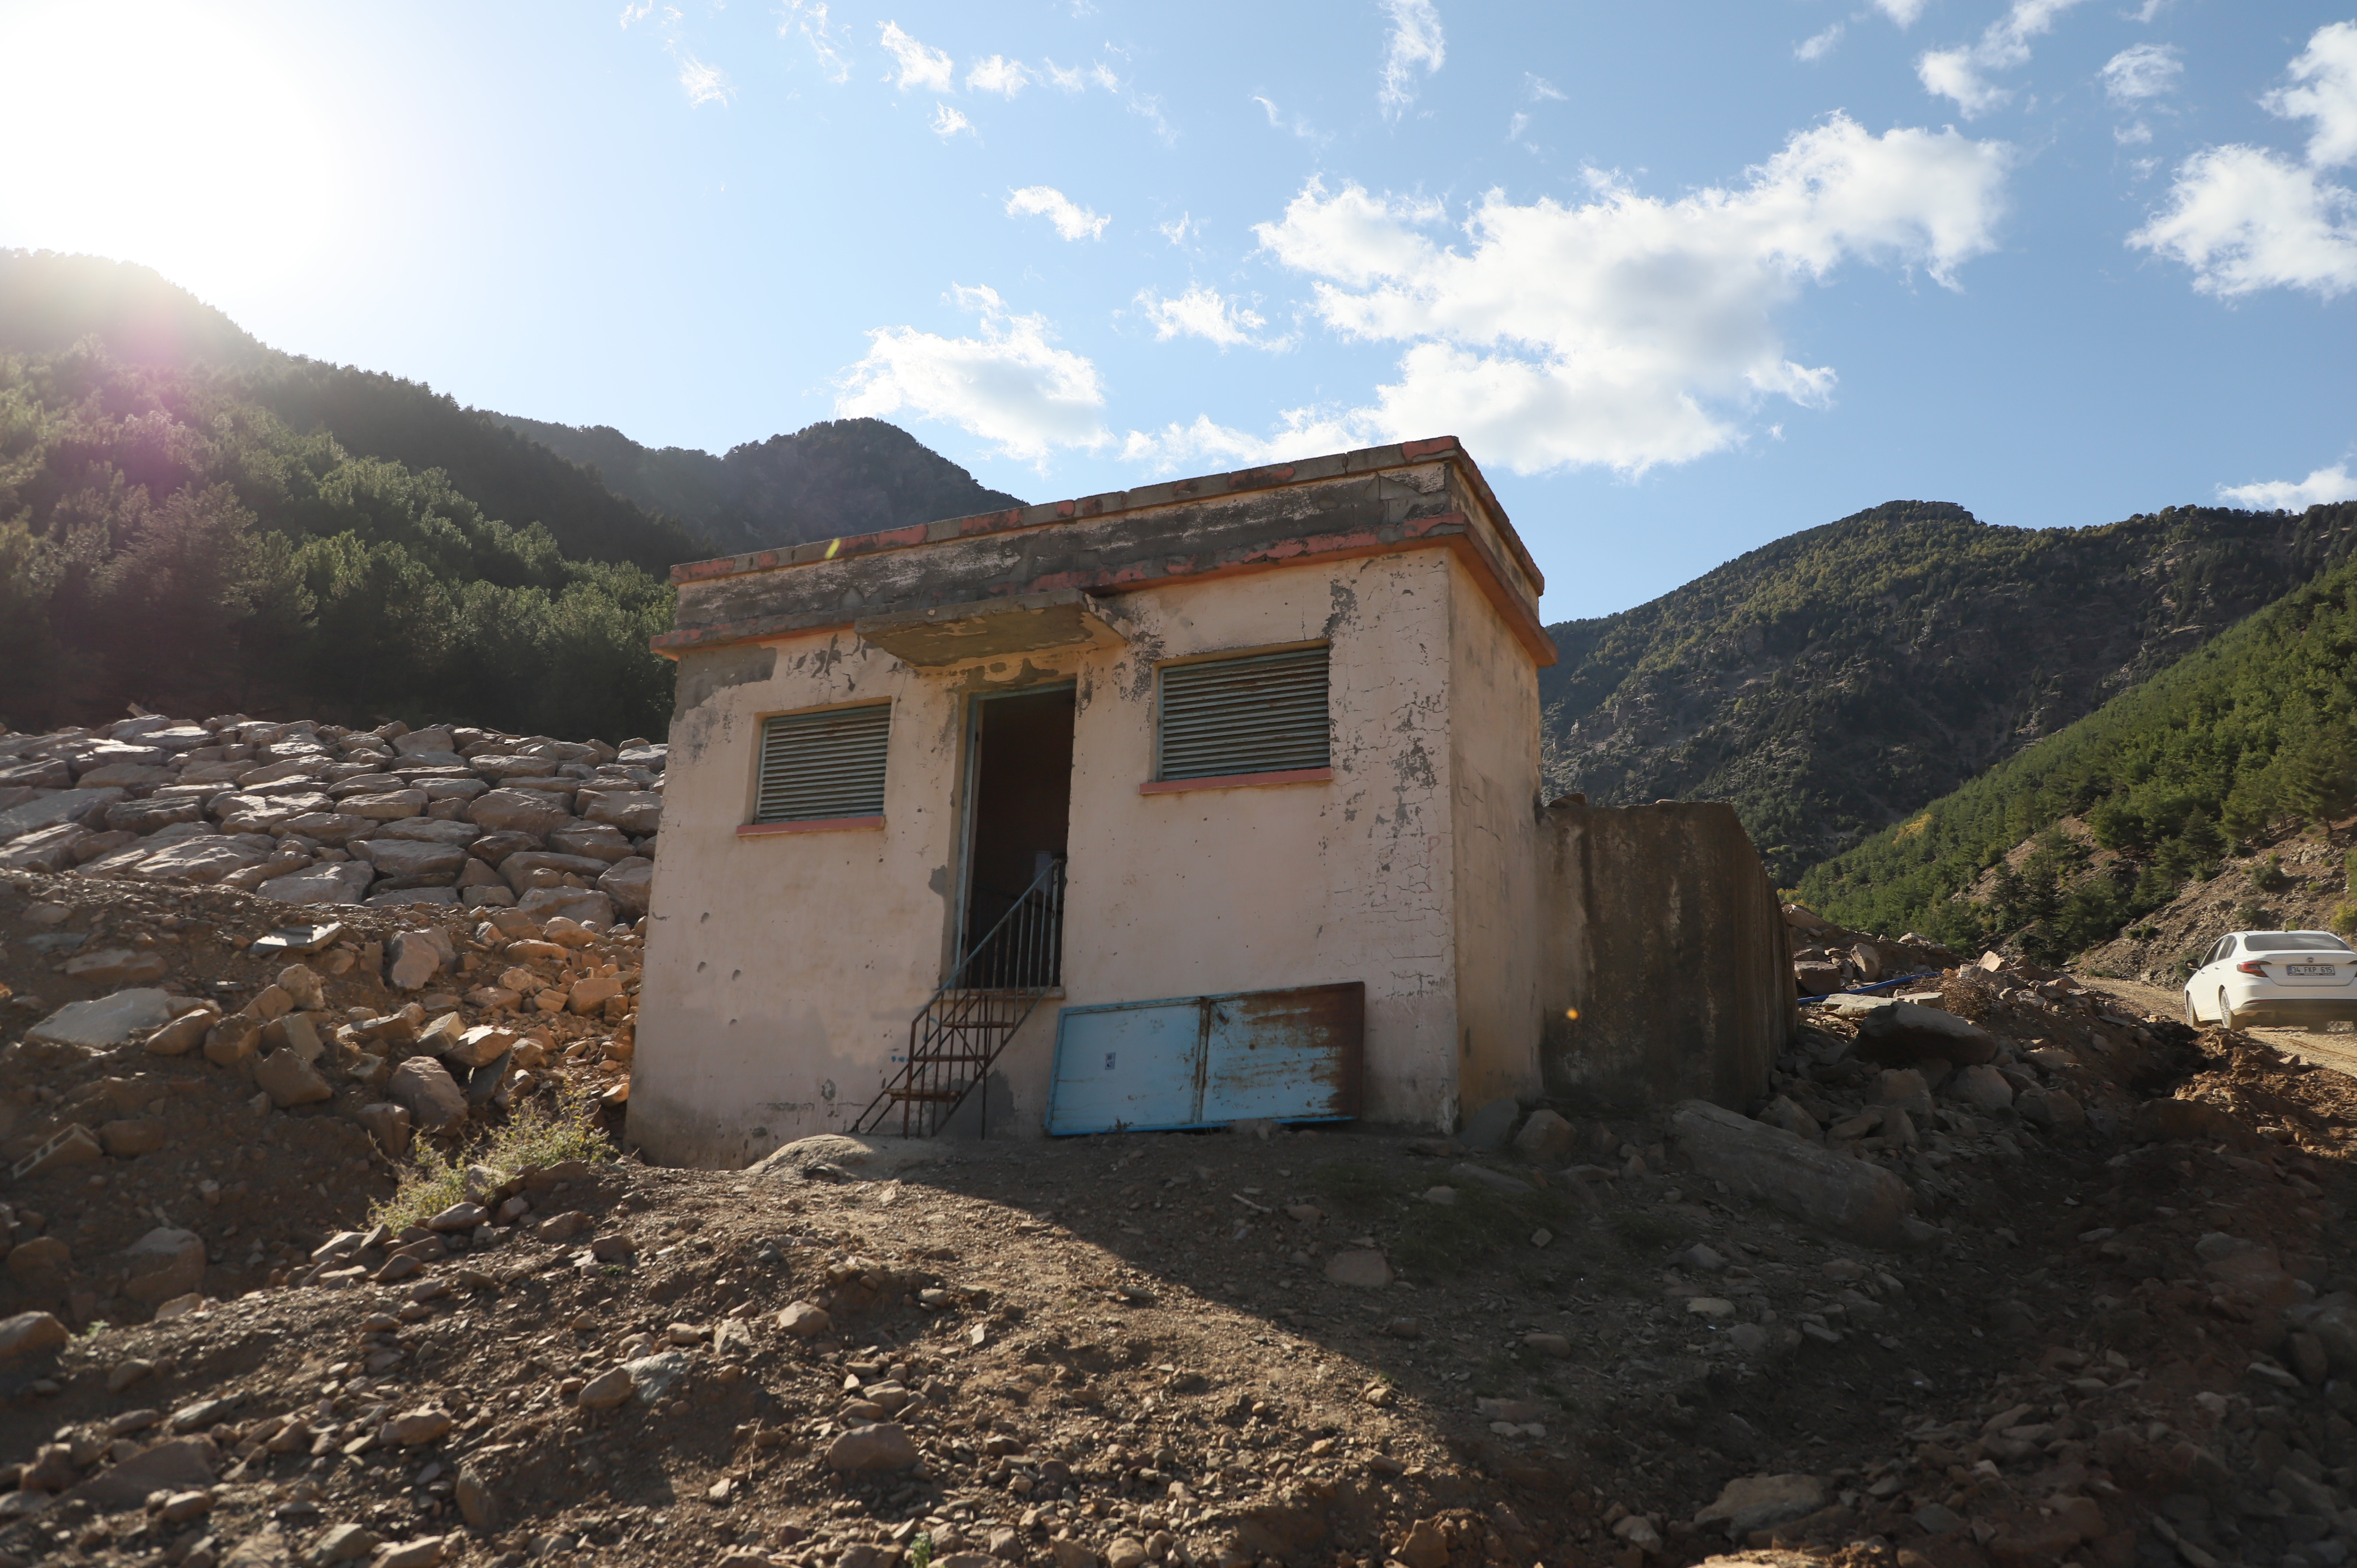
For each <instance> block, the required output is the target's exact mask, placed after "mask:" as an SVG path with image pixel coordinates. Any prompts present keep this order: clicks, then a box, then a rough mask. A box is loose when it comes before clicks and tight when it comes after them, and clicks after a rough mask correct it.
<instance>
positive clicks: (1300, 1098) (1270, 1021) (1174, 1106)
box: [1048, 981, 1366, 1136]
mask: <svg viewBox="0 0 2357 1568" xmlns="http://www.w3.org/2000/svg"><path fill="white" fill-rule="evenodd" d="M1365 1018H1366V987H1365V986H1364V985H1362V984H1360V983H1357V982H1355V981H1354V982H1351V983H1348V984H1343V985H1313V986H1306V987H1302V988H1300V989H1297V990H1292V991H1254V992H1238V993H1232V994H1230V995H1225V996H1188V997H1171V998H1165V999H1163V1000H1161V1001H1156V1002H1116V1003H1110V1004H1103V1005H1100V1006H1094V1007H1067V1008H1065V1009H1064V1010H1063V1011H1062V1013H1061V1014H1060V1015H1059V1016H1058V1018H1057V1021H1056V1070H1055V1078H1054V1080H1053V1082H1052V1083H1051V1085H1050V1087H1049V1099H1048V1131H1049V1133H1054V1134H1057V1135H1059V1136H1067V1135H1071V1134H1076V1133H1114V1132H1136V1131H1146V1130H1149V1129H1168V1128H1180V1127H1222V1126H1225V1125H1227V1124H1228V1123H1229V1122H1239V1121H1243V1120H1246V1119H1249V1118H1251V1117H1255V1116H1266V1117H1270V1118H1272V1119H1274V1120H1276V1121H1280V1122H1332V1121H1344V1120H1348V1119H1349V1118H1351V1117H1353V1116H1356V1115H1357V1114H1358V1113H1359V1093H1360V1081H1361V1076H1362V1070H1363V1069H1362V1063H1363V1055H1364V1040H1365Z"/></svg>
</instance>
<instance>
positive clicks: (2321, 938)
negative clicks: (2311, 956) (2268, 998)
mask: <svg viewBox="0 0 2357 1568" xmlns="http://www.w3.org/2000/svg"><path fill="white" fill-rule="evenodd" d="M2243 950H2244V952H2335V953H2345V952H2348V951H2349V944H2348V943H2347V942H2344V941H2342V940H2341V939H2340V938H2339V937H2328V936H2326V935H2325V934H2324V933H2323V932H2321V931H2261V932H2260V933H2259V934H2258V935H2256V936H2255V937H2244V939H2243Z"/></svg>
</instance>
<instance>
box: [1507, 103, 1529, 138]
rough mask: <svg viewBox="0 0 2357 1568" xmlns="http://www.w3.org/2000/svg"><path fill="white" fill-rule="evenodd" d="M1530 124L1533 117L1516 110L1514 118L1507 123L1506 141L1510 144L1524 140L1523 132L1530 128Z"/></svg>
mask: <svg viewBox="0 0 2357 1568" xmlns="http://www.w3.org/2000/svg"><path fill="white" fill-rule="evenodd" d="M1530 123H1531V117H1530V116H1529V115H1527V114H1525V113H1523V112H1522V111H1521V110H1519V109H1517V110H1515V111H1514V114H1513V118H1512V119H1510V120H1508V121H1507V122H1506V140H1508V141H1510V142H1512V141H1519V140H1520V139H1521V138H1522V134H1523V130H1524V129H1525V128H1527V127H1528V126H1529V124H1530Z"/></svg>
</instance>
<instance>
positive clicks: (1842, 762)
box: [1540, 501, 2357, 884]
mask: <svg viewBox="0 0 2357 1568" xmlns="http://www.w3.org/2000/svg"><path fill="white" fill-rule="evenodd" d="M2352 544H2357V505H2350V504H2343V505H2341V506H2334V507H2316V508H2311V509H2309V510H2308V511H2307V512H2306V513H2304V514H2301V515H2299V516H2296V517H2295V516H2292V515H2289V514H2285V513H2270V512H2244V511H2231V510H2221V509H2217V508H2202V507H2193V508H2171V509H2170V510H2167V511H2163V512H2160V513H2158V514H2154V515H2150V516H2143V517H2136V518H2130V519H2128V520H2127V521H2124V522H2116V523H2112V524H2110V525H2108V526H2105V527H2102V528H2089V529H2045V530H2032V529H2018V528H2001V527H1993V526H1990V525H1987V524H1985V523H1982V522H1980V521H1976V520H1975V519H1974V518H1973V516H1972V515H1971V514H1970V513H1969V512H1966V511H1964V510H1963V509H1962V508H1959V507H1954V506H1950V505H1946V504H1943V503H1934V502H1916V501H1893V502H1890V503H1889V504H1888V505H1885V506H1881V507H1878V508H1876V509H1874V510H1870V511H1865V512H1860V513H1858V514H1857V515H1856V516H1854V517H1849V518H1845V519H1843V520H1842V521H1839V522H1835V523H1829V524H1827V525H1826V526H1824V527H1823V528H1817V529H1811V530H1809V531H1808V532H1803V533H1797V534H1794V535H1792V537H1790V538H1788V539H1781V540H1779V541H1777V542H1775V543H1773V544H1770V545H1767V546H1765V547H1763V548H1761V549H1760V550H1755V551H1753V552H1751V553H1749V554H1747V555H1744V556H1741V557H1739V558H1738V559H1737V560H1734V561H1731V562H1729V563H1728V564H1726V565H1724V566H1722V567H1720V568H1718V569H1717V571H1715V572H1711V573H1709V574H1707V575H1704V576H1702V577H1700V578H1697V579H1696V580H1695V581H1694V582H1693V583H1690V584H1688V585H1686V586H1684V587H1683V588H1680V589H1678V590H1677V591H1676V592H1674V593H1672V594H1668V595H1665V596H1663V597H1662V598H1659V599H1656V600H1654V601H1653V602H1652V603H1651V604H1646V605H1641V606H1639V607H1637V608H1635V609H1632V610H1628V611H1625V612H1623V613H1621V614H1620V615H1617V616H1609V617H1605V618H1599V619H1596V620H1587V621H1572V622H1566V623H1564V624H1562V625H1559V626H1556V627H1553V628H1549V629H1550V631H1551V632H1552V633H1553V635H1554V637H1555V642H1556V645H1557V646H1558V648H1559V649H1561V650H1562V654H1563V658H1562V661H1561V662H1560V663H1558V664H1557V665H1555V667H1554V668H1553V669H1551V670H1547V671H1541V686H1540V692H1541V697H1542V701H1543V702H1544V703H1545V705H1546V726H1547V728H1546V737H1545V744H1546V747H1547V766H1548V784H1549V788H1550V789H1551V791H1553V792H1555V793H1562V792H1566V791H1570V790H1580V791H1584V792H1585V793H1586V794H1587V796H1588V797H1589V798H1590V799H1591V800H1600V801H1607V802H1611V803H1616V804H1617V803H1627V802H1641V801H1645V800H1656V799H1663V798H1678V799H1708V800H1729V801H1732V802H1734V803H1735V805H1736V807H1737V810H1738V812H1740V813H1741V815H1742V817H1743V821H1744V825H1745V827H1746V828H1747V829H1748V830H1749V832H1750V833H1751V836H1752V839H1753V841H1754V842H1755V843H1758V844H1759V845H1760V850H1761V853H1762V854H1763V856H1765V858H1766V859H1767V860H1768V862H1769V865H1770V871H1771V872H1772V873H1773V874H1774V875H1775V876H1776V877H1777V879H1778V880H1779V882H1781V883H1785V884H1790V883H1792V882H1793V881H1795V880H1796V879H1797V877H1798V875H1799V874H1800V872H1802V871H1803V869H1805V868H1806V867H1808V866H1810V865H1814V864H1815V863H1817V862H1818V861H1821V860H1823V859H1824V858H1826V857H1827V856H1828V855H1830V854H1835V853H1836V852H1837V851H1839V850H1841V849H1843V848H1845V847H1846V846H1847V845H1849V844H1851V843H1856V842H1857V840H1858V839H1859V838H1860V837H1861V836H1863V835H1864V834H1866V833H1867V832H1873V831H1874V830H1876V829H1879V828H1882V827H1885V826H1887V825H1889V824H1890V823H1893V822H1899V821H1900V820H1901V819H1903V818H1905V817H1906V816H1907V815H1908V814H1910V812H1912V811H1916V810H1917V809H1919V808H1921V806H1923V805H1924V804H1926V803H1928V802H1930V801H1931V800H1934V799H1936V798H1938V797H1940V796H1942V795H1944V794H1946V793H1947V792H1948V791H1950V790H1952V789H1955V788H1956V787H1957V786H1958V785H1960V784H1962V783H1964V781H1965V780H1966V779H1970V778H1972V777H1973V776H1974V775H1975V774H1978V773H1980V772H1982V771H1983V770H1985V769H1986V768H1989V767H1991V766H1992V765H1994V764H1996V763H1997V762H1999V761H2002V760H2003V759H2005V758H2006V757H2010V756H2012V755H2013V754H2015V753H2016V752H2018V751H2019V750H2020V749H2021V748H2022V747H2023V746H2027V745H2028V744H2029V743H2030V742H2032V741H2034V740H2036V739H2038V738H2039V737H2040V736H2045V735H2050V734H2051V733H2053V732H2055V731H2057V730H2059V729H2061V728H2062V727H2063V726H2065V725H2069V724H2070V723H2072V721H2073V720H2075V719H2078V718H2080V717H2081V716H2082V715H2083V714H2088V713H2090V712H2092V711H2093V709H2095V708H2096V707H2097V706H2099V705H2101V704H2102V703H2104V701H2105V700H2106V699H2108V698H2110V697H2112V696H2114V695H2115V694H2116V693H2120V692H2122V691H2125V690H2127V689H2128V688H2130V687H2132V686H2134V685H2135V684H2136V683H2137V682H2140V681H2142V680H2144V679H2145V678H2146V677H2147V676H2149V675H2151V674H2152V673H2153V672H2154V671H2158V670H2159V669H2162V668H2164V667H2166V666H2167V665H2169V664H2170V663H2172V662H2173V661H2175V660H2178V659H2179V658H2181V657H2182V656H2183V655H2185V654H2186V653H2188V652H2190V651H2191V650H2194V649H2195V648H2198V647H2200V646H2201V645H2202V643H2203V642H2204V641H2205V640H2206V639H2209V638H2210V637H2212V636H2214V635H2215V634H2217V633H2218V632H2220V631H2222V630H2224V629H2225V628H2227V627H2228V626H2230V625H2232V624H2233V622H2235V621H2236V620H2238V619H2240V618H2243V617H2244V616H2247V615H2249V614H2250V613H2251V612H2253V611H2254V610H2256V609H2258V608H2259V607H2261V606H2263V605H2265V604H2266V603H2268V602H2269V601H2271V600H2273V599H2276V598H2277V597H2279V596H2282V595H2284V594H2286V593H2287V592H2289V591H2291V590H2292V589H2293V588H2294V587H2296V586H2298V585H2299V584H2301V583H2303V582H2306V581H2307V580H2309V578H2311V577H2313V576H2314V575H2317V574H2318V573H2319V572H2320V571H2322V570H2324V569H2325V568H2327V567H2328V566H2330V565H2331V564H2334V563H2335V562H2337V561H2339V560H2341V559H2342V558H2344V557H2345V556H2346V555H2347V554H2348V553H2350V551H2351V549H2352Z"/></svg>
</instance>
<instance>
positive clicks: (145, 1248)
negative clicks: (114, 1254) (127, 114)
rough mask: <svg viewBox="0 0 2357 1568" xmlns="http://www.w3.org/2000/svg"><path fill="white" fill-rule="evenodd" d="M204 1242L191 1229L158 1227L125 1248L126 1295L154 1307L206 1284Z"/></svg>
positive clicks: (124, 1289)
mask: <svg viewBox="0 0 2357 1568" xmlns="http://www.w3.org/2000/svg"><path fill="white" fill-rule="evenodd" d="M205 1262H206V1259H205V1243H204V1240H203V1238H201V1237H199V1236H198V1235H197V1234H196V1233H195V1232H194V1231H191V1230H174V1229H172V1228H171V1227H169V1226H162V1225H159V1226H157V1227H156V1229H155V1230H150V1231H148V1232H147V1234H145V1236H142V1237H140V1238H139V1240H136V1241H134V1242H132V1243H131V1245H130V1246H128V1247H126V1248H124V1251H123V1266H124V1270H125V1272H126V1276H127V1277H126V1278H125V1279H124V1282H123V1294H124V1295H127V1296H129V1297H130V1298H131V1299H132V1300H133V1301H135V1302H139V1303H142V1304H143V1305H147V1306H153V1305H156V1303H157V1302H159V1301H169V1300H171V1299H172V1298H173V1297H174V1296H176V1295H186V1294H188V1293H189V1292H190V1291H192V1290H195V1289H197V1288H198V1287H199V1286H201V1285H202V1284H203V1283H205Z"/></svg>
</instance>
